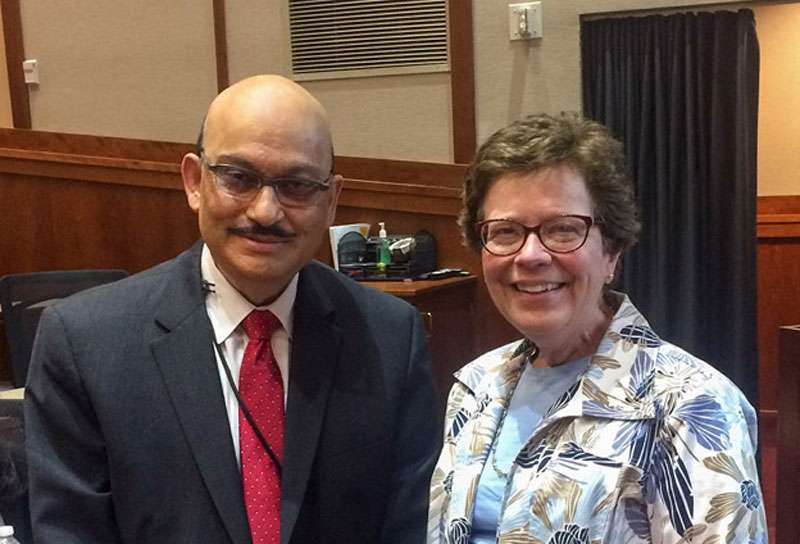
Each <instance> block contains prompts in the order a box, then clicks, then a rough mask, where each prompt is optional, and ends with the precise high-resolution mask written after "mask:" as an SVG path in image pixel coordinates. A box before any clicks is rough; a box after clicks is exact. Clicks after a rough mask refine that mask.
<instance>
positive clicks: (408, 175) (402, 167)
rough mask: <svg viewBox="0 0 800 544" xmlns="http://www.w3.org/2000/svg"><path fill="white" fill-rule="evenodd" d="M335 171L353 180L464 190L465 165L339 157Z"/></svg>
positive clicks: (336, 160) (337, 157)
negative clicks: (462, 186) (462, 185)
mask: <svg viewBox="0 0 800 544" xmlns="http://www.w3.org/2000/svg"><path fill="white" fill-rule="evenodd" d="M334 170H335V171H336V173H338V174H341V175H343V176H344V177H346V178H350V179H372V180H380V181H390V182H395V183H410V184H412V185H426V186H436V187H453V188H457V189H460V188H461V184H462V182H463V181H464V174H466V172H467V169H466V167H465V166H464V165H459V164H445V163H435V162H417V161H400V160H392V159H369V158H362V157H344V156H339V155H337V156H336V159H335V164H334Z"/></svg>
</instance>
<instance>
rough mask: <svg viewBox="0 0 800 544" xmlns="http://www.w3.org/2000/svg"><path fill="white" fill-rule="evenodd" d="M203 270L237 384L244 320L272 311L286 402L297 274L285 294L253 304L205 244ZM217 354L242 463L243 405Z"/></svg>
mask: <svg viewBox="0 0 800 544" xmlns="http://www.w3.org/2000/svg"><path fill="white" fill-rule="evenodd" d="M200 272H201V274H202V277H203V280H204V281H206V282H208V283H211V284H213V286H212V287H211V290H212V291H211V292H209V293H208V295H207V296H206V311H207V312H208V317H209V319H210V320H211V326H212V328H213V329H214V341H215V342H216V343H217V344H218V345H219V346H220V348H221V349H222V353H223V354H224V355H225V359H226V361H227V362H228V366H229V368H230V370H231V377H232V378H233V381H234V383H236V384H237V385H238V383H239V369H240V368H241V366H242V359H243V358H244V350H245V347H246V346H247V335H246V334H245V332H244V330H243V329H242V327H240V324H241V322H242V321H243V320H244V318H245V317H247V316H248V314H250V312H251V311H253V310H269V311H271V312H272V313H273V314H275V317H277V318H278V321H280V322H281V325H282V328H280V329H278V330H276V331H275V332H274V333H273V334H272V339H271V341H270V345H271V346H272V354H273V356H274V357H275V361H276V362H277V363H278V368H279V369H280V371H281V378H282V380H283V402H284V405H285V404H286V398H287V394H288V392H289V360H290V354H291V351H292V350H291V346H292V317H293V313H294V300H295V296H296V295H297V277H298V276H297V274H295V275H294V277H293V278H292V280H291V281H290V282H289V285H287V286H286V289H284V290H283V293H281V294H280V296H279V297H278V298H277V299H275V300H274V301H273V302H272V304H269V305H267V306H253V304H251V303H250V301H248V300H247V299H246V298H245V297H244V296H243V295H242V294H241V293H239V291H237V290H236V289H235V288H234V287H233V286H232V285H231V284H230V283H229V282H228V280H227V279H226V278H225V276H223V274H222V272H220V271H219V269H218V268H217V265H216V264H215V263H214V258H213V257H212V256H211V252H210V251H209V249H208V246H205V245H204V246H203V253H202V256H201V258H200ZM214 356H215V357H216V358H217V370H218V371H219V380H220V383H221V384H222V393H223V396H224V398H225V409H226V410H227V412H228V422H229V424H230V428H231V438H232V439H233V448H234V450H235V451H236V461H237V462H239V404H238V402H237V400H236V395H235V394H234V392H233V390H232V389H231V386H230V384H229V383H228V377H227V376H226V375H225V367H224V366H223V363H222V360H221V359H220V357H219V354H218V353H217V350H216V347H214Z"/></svg>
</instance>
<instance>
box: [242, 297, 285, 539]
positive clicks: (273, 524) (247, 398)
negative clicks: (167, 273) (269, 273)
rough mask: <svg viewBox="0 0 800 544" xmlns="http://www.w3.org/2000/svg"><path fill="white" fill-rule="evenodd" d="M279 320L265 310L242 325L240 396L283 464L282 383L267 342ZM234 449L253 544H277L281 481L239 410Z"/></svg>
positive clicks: (250, 315)
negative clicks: (239, 464) (238, 456)
mask: <svg viewBox="0 0 800 544" xmlns="http://www.w3.org/2000/svg"><path fill="white" fill-rule="evenodd" d="M280 326H281V325H280V322H279V321H278V318H276V317H275V315H274V314H273V313H272V312H270V311H268V310H263V311H262V310H253V311H252V312H250V314H249V315H248V316H247V317H246V318H245V319H244V321H242V327H243V328H244V331H245V334H247V338H248V342H247V347H246V348H245V351H244V358H243V359H242V368H241V371H240V372H239V395H240V396H241V398H242V401H243V402H244V404H245V405H246V406H247V409H248V410H249V411H250V415H251V416H252V418H253V419H254V420H255V422H256V425H257V426H258V429H259V430H260V431H261V434H262V435H263V436H264V438H265V439H266V440H267V443H269V446H270V448H272V451H273V452H274V453H275V455H276V456H277V458H278V459H279V460H280V461H283V427H284V417H285V416H284V405H283V380H282V379H281V372H280V369H279V368H278V364H277V363H276V361H275V357H274V356H273V355H272V347H271V346H270V338H271V337H272V333H273V332H274V331H275V330H276V329H277V328H279V327H280ZM239 448H240V452H241V462H242V482H243V488H244V503H245V506H246V508H247V519H248V521H249V522H250V534H251V536H252V539H253V544H279V542H280V526H281V525H280V512H281V482H280V475H279V472H278V467H276V466H275V464H274V463H273V462H272V459H271V458H270V457H269V455H268V454H267V452H266V451H265V450H264V447H263V446H262V444H261V442H260V441H259V439H258V436H257V435H256V433H255V431H253V429H252V427H251V426H250V423H249V422H248V421H247V419H246V418H245V416H244V413H243V412H242V410H241V409H240V410H239Z"/></svg>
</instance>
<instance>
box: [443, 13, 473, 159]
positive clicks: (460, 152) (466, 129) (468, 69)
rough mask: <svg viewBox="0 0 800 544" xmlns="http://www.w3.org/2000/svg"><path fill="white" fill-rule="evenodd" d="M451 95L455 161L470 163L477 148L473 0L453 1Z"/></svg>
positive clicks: (449, 15) (451, 14)
mask: <svg viewBox="0 0 800 544" xmlns="http://www.w3.org/2000/svg"><path fill="white" fill-rule="evenodd" d="M447 6H448V7H447V10H448V18H449V20H450V25H449V26H450V37H449V40H450V95H451V101H452V108H453V110H452V115H453V122H452V127H453V162H455V163H456V164H467V163H469V162H470V161H471V160H472V156H473V155H474V154H475V149H476V140H477V136H476V128H475V57H474V47H473V38H472V2H471V0H450V1H449V2H448V3H447Z"/></svg>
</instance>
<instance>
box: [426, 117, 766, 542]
mask: <svg viewBox="0 0 800 544" xmlns="http://www.w3.org/2000/svg"><path fill="white" fill-rule="evenodd" d="M621 149H622V147H621V145H620V144H619V143H618V142H617V141H615V140H614V139H613V138H612V137H611V136H610V135H609V134H608V132H607V131H606V129H605V128H604V127H602V126H601V125H599V124H597V123H594V122H591V121H587V120H583V119H581V118H579V117H577V116H574V115H561V116H557V117H552V116H548V115H539V116H533V117H529V118H527V119H525V120H523V121H518V122H516V123H513V124H512V125H510V126H508V127H506V128H504V129H502V130H500V131H498V132H497V133H495V134H494V135H492V136H491V137H490V138H489V140H488V141H487V142H486V143H484V144H483V146H482V147H481V149H480V150H479V151H478V154H477V156H476V158H475V160H474V162H473V164H472V166H471V167H470V170H469V173H468V176H467V180H466V184H465V188H464V210H463V211H462V215H461V218H460V225H461V228H462V231H463V234H464V237H465V239H466V242H467V243H468V245H469V246H471V247H472V248H474V249H475V250H476V251H480V253H481V258H482V263H483V273H484V279H485V281H486V285H487V288H488V290H489V293H490V295H491V297H492V300H493V301H494V303H495V305H496V306H497V308H498V309H499V311H500V313H501V314H502V315H503V316H504V317H505V318H506V319H507V320H508V321H509V322H510V323H511V324H512V325H514V327H515V328H516V329H517V330H518V331H519V332H520V333H521V334H522V335H523V337H524V338H523V339H522V340H520V341H517V342H514V343H512V344H509V345H507V346H503V347H501V348H498V349H496V350H494V351H491V352H489V353H486V354H484V355H483V356H481V357H479V358H478V359H476V360H475V361H473V362H472V363H470V364H468V365H467V366H465V367H464V368H463V369H461V370H460V371H459V372H458V373H457V381H456V384H455V385H454V386H453V389H452V390H451V392H450V397H449V401H448V407H447V417H446V425H445V445H444V449H443V451H442V454H441V457H440V459H439V463H438V465H437V468H436V470H435V472H434V476H433V481H432V484H431V507H430V520H429V534H428V542H429V543H431V544H445V543H446V544H466V543H488V542H500V543H508V544H511V543H514V544H516V543H523V542H525V543H542V544H544V543H548V544H584V543H585V544H589V543H592V544H595V543H612V544H622V543H659V544H660V543H668V542H669V543H673V542H674V543H677V542H695V543H703V544H718V543H719V544H721V543H730V542H736V543H740V542H741V543H762V542H766V541H767V536H766V521H765V516H764V508H763V501H762V497H761V491H760V488H759V484H758V475H757V469H756V462H755V451H756V418H755V412H754V410H753V408H752V407H751V406H750V405H749V404H748V402H747V400H746V399H745V397H744V396H743V395H742V393H741V392H740V391H739V390H738V389H737V388H736V387H735V386H734V385H733V383H731V382H730V381H729V380H728V379H727V378H725V376H723V375H722V374H720V373H719V372H717V371H716V370H714V369H713V368H712V367H711V366H710V365H708V364H707V363H705V362H703V361H701V360H699V359H697V358H696V357H694V356H692V355H690V354H689V353H687V352H685V351H683V350H682V349H680V348H679V347H677V346H674V345H672V344H670V343H668V342H666V341H665V340H663V339H661V338H659V336H658V335H657V334H656V333H655V332H654V331H653V330H652V329H651V328H650V326H649V325H648V323H647V321H646V320H645V318H644V317H643V316H642V315H641V314H640V313H639V311H638V310H637V309H636V307H634V305H633V304H632V303H631V301H630V300H629V299H628V298H627V296H625V295H624V294H622V293H618V292H614V291H612V290H611V289H610V288H609V286H610V284H611V283H612V282H613V280H614V276H615V272H616V269H617V266H618V264H619V261H620V257H621V255H622V254H623V253H624V252H625V251H626V250H628V249H629V248H630V247H631V246H632V245H633V244H634V243H635V241H636V236H637V234H638V231H639V223H638V221H637V219H636V206H635V204H634V199H633V191H632V188H631V182H630V179H629V178H628V177H627V175H626V167H625V164H624V157H623V155H622V150H621Z"/></svg>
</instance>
